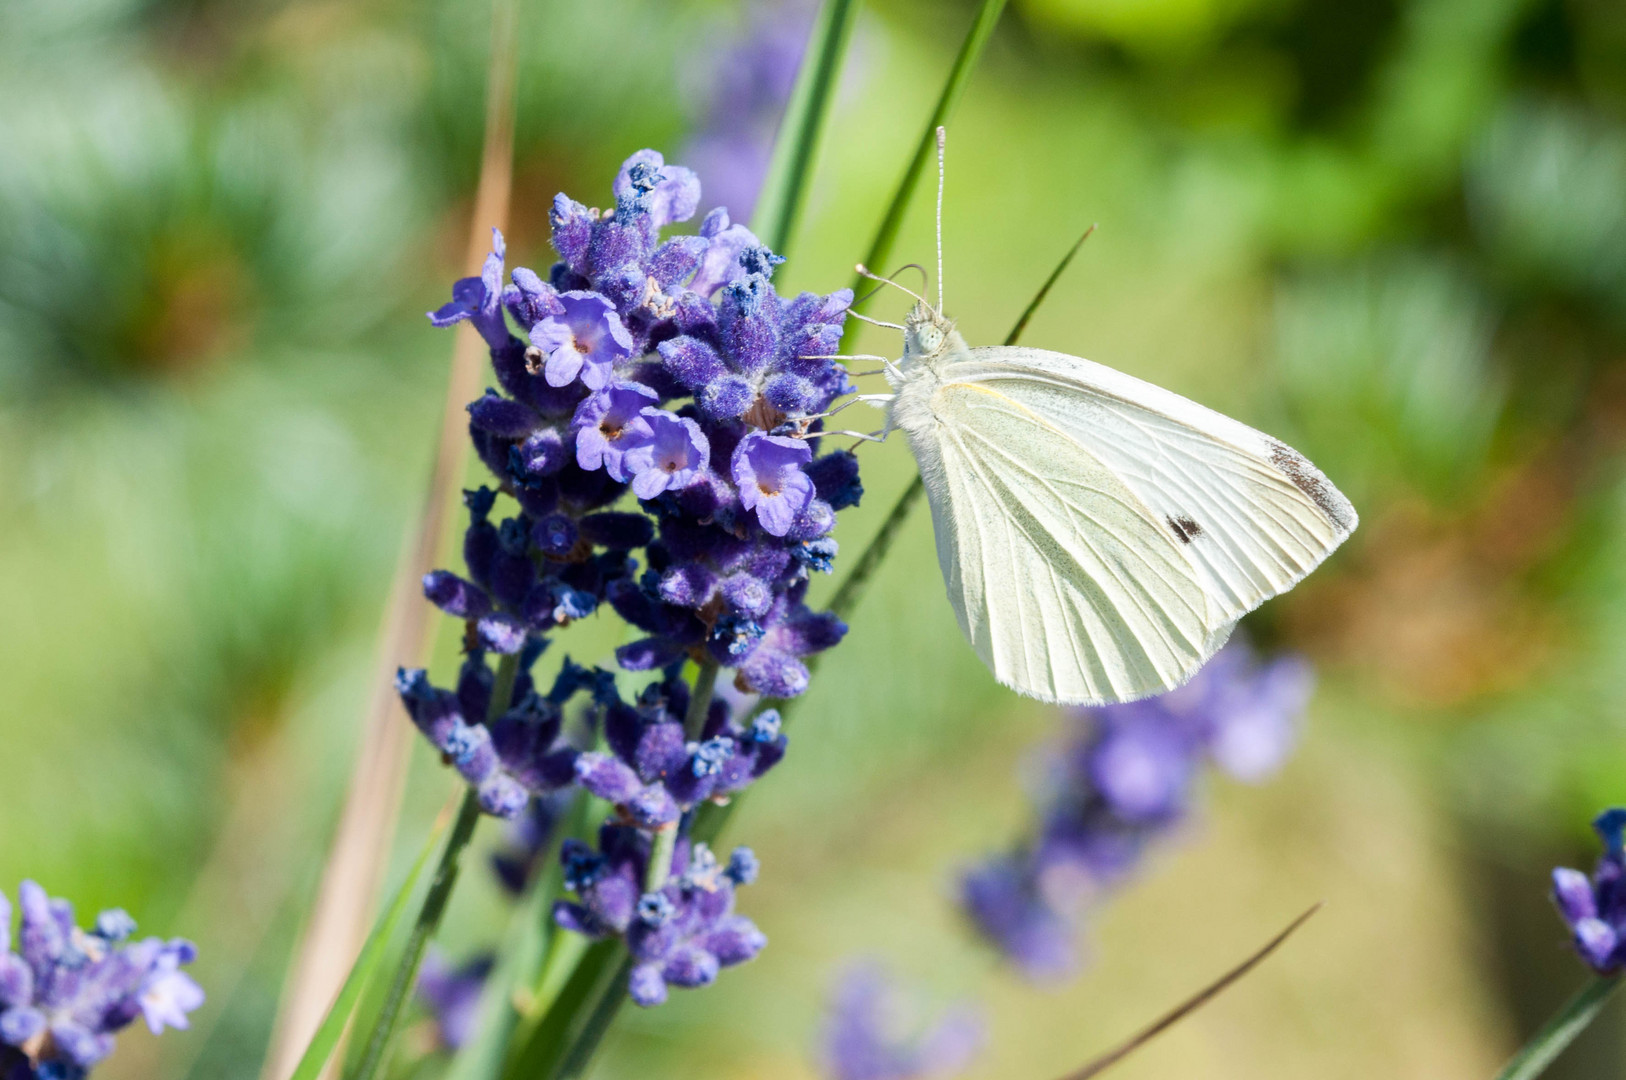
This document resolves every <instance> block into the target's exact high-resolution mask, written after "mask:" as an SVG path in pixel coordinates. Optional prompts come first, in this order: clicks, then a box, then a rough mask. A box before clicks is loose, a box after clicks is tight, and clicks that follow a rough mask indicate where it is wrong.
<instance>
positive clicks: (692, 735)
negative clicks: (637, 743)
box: [644, 658, 718, 892]
mask: <svg viewBox="0 0 1626 1080" xmlns="http://www.w3.org/2000/svg"><path fill="white" fill-rule="evenodd" d="M717 666H718V665H717V661H715V660H712V659H710V658H708V659H706V660H703V661H701V663H700V670H699V671H697V672H695V676H694V689H693V690H691V691H689V711H688V712H687V713H686V714H684V717H683V734H684V737H685V738H687V739H688V740H689V741H690V742H694V741H695V740H697V739H699V738H700V735H701V733H702V732H703V731H704V730H705V727H706V714H707V713H708V712H710V711H711V699H712V696H713V695H714V694H715V693H716V692H717ZM677 839H678V825H677V823H673V824H671V825H668V826H667V827H665V828H663V829H661V830H659V831H658V832H656V833H655V839H654V845H653V846H652V847H651V848H650V850H649V865H648V866H647V867H646V868H645V869H644V891H645V892H659V891H660V890H662V889H664V888H666V879H667V878H669V877H671V876H672V853H673V851H674V850H676V848H677Z"/></svg>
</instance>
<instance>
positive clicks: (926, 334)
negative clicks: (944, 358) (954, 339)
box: [903, 302, 954, 360]
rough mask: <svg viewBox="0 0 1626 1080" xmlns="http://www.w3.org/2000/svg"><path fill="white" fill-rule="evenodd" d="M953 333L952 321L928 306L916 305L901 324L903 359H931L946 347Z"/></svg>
mask: <svg viewBox="0 0 1626 1080" xmlns="http://www.w3.org/2000/svg"><path fill="white" fill-rule="evenodd" d="M953 332H954V322H953V320H951V319H947V318H944V317H943V316H942V315H940V314H939V313H938V311H937V309H936V308H934V307H932V306H931V305H930V304H926V303H924V302H922V303H918V304H916V305H915V307H914V310H913V311H911V312H909V317H908V318H907V319H905V320H904V322H903V353H904V356H905V358H912V359H919V360H930V359H932V358H933V357H935V356H937V354H939V353H941V352H942V351H943V349H944V348H945V347H947V345H948V340H949V335H950V334H951V333H953Z"/></svg>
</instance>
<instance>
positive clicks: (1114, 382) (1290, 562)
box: [942, 348, 1357, 621]
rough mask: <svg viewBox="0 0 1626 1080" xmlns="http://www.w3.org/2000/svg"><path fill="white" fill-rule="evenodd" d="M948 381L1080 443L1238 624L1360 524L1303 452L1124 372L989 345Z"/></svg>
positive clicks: (955, 366)
mask: <svg viewBox="0 0 1626 1080" xmlns="http://www.w3.org/2000/svg"><path fill="white" fill-rule="evenodd" d="M942 377H943V378H944V379H945V380H946V381H949V382H955V383H966V384H969V385H973V386H978V387H982V388H985V389H988V390H992V391H994V392H997V393H999V394H1000V395H1002V396H1004V397H1006V398H1008V399H1010V400H1012V401H1015V402H1018V403H1020V404H1021V405H1022V406H1024V407H1025V408H1027V409H1029V410H1031V411H1032V412H1033V413H1034V414H1035V415H1037V416H1039V417H1042V418H1043V419H1044V420H1045V421H1046V422H1047V423H1049V424H1051V425H1053V426H1054V427H1055V428H1056V429H1058V430H1059V431H1061V432H1063V433H1065V434H1066V435H1067V436H1068V437H1069V438H1070V439H1072V440H1074V441H1076V442H1077V444H1078V445H1079V446H1080V447H1082V448H1083V449H1084V450H1085V451H1086V452H1087V453H1088V454H1089V455H1090V456H1092V457H1093V458H1095V459H1096V460H1097V461H1099V462H1100V464H1101V465H1102V466H1103V467H1105V468H1106V469H1107V470H1109V471H1110V472H1111V473H1112V475H1114V476H1115V477H1116V478H1117V479H1119V480H1120V481H1122V483H1123V484H1124V485H1125V486H1126V487H1127V488H1128V489H1129V490H1131V491H1132V492H1133V493H1134V495H1135V497H1136V498H1137V499H1138V500H1139V501H1140V503H1141V505H1142V506H1143V507H1144V508H1145V510H1146V511H1147V512H1148V513H1149V514H1150V515H1151V516H1152V517H1154V518H1155V519H1156V520H1157V521H1158V522H1159V524H1160V525H1161V527H1162V528H1163V529H1164V531H1165V533H1166V534H1167V535H1168V536H1170V537H1172V538H1173V539H1174V540H1175V542H1176V543H1178V544H1180V545H1181V546H1182V547H1183V548H1184V549H1185V550H1186V552H1187V553H1188V554H1189V555H1190V556H1191V557H1192V559H1193V561H1194V562H1195V563H1196V564H1197V566H1198V568H1199V570H1200V576H1201V578H1202V581H1203V585H1204V588H1205V590H1206V591H1207V592H1208V593H1209V595H1210V599H1211V600H1212V602H1213V603H1215V604H1216V605H1217V606H1218V607H1219V608H1220V609H1221V611H1222V613H1223V616H1224V618H1225V619H1226V620H1228V621H1232V620H1235V619H1237V618H1240V617H1241V616H1242V615H1244V614H1246V613H1247V612H1249V611H1251V610H1253V609H1254V608H1255V607H1258V606H1259V605H1260V604H1261V603H1263V602H1264V601H1265V600H1268V599H1269V598H1270V597H1272V596H1275V595H1277V594H1278V593H1281V592H1285V591H1286V590H1287V589H1289V588H1291V587H1292V586H1293V585H1294V584H1295V583H1297V582H1298V581H1299V580H1300V579H1302V578H1303V577H1304V575H1306V574H1308V573H1309V572H1310V571H1311V570H1313V569H1314V568H1315V567H1316V566H1317V565H1319V564H1320V562H1321V561H1322V560H1323V559H1325V558H1326V557H1327V555H1328V554H1330V553H1331V552H1332V551H1333V549H1335V548H1336V547H1337V546H1338V545H1339V544H1340V543H1342V542H1343V540H1344V538H1345V537H1347V536H1348V535H1349V534H1350V532H1352V531H1353V530H1354V528H1355V525H1356V520H1357V519H1356V515H1355V510H1354V508H1353V507H1352V506H1351V505H1350V504H1349V501H1348V500H1347V499H1345V498H1344V497H1343V495H1342V494H1341V493H1340V492H1339V491H1338V490H1337V488H1335V487H1333V486H1332V484H1331V483H1330V482H1329V481H1328V480H1327V479H1326V477H1325V476H1323V475H1322V474H1321V473H1320V472H1319V471H1318V470H1317V469H1316V468H1315V467H1314V466H1313V465H1311V464H1310V463H1309V462H1308V461H1306V460H1305V459H1304V458H1303V457H1302V456H1300V455H1299V454H1298V453H1297V452H1295V451H1294V450H1292V449H1291V448H1289V447H1287V446H1285V445H1283V444H1282V443H1279V442H1277V441H1276V440H1274V439H1271V438H1270V437H1269V436H1267V435H1264V434H1262V433H1260V432H1258V431H1255V430H1254V429H1252V428H1250V427H1248V426H1247V425H1245V424H1242V423H1239V422H1238V421H1235V420H1232V419H1230V418H1229V417H1226V416H1223V415H1221V414H1219V413H1216V412H1214V411H1212V410H1211V409H1206V408H1204V407H1203V406H1201V405H1198V404H1196V403H1195V402H1193V401H1190V400H1188V399H1186V398H1183V397H1181V396H1179V395H1178V394H1174V393H1171V392H1170V391H1167V390H1164V389H1162V388H1161V387H1157V386H1153V385H1151V384H1150V383H1146V382H1142V381H1141V380H1139V379H1135V378H1133V377H1131V376H1128V375H1124V374H1123V373H1122V372H1118V371H1114V370H1112V369H1111V368H1107V367H1103V366H1102V365H1100V364H1094V363H1091V362H1089V361H1088V360H1082V359H1079V358H1078V357H1074V356H1067V355H1065V354H1063V353H1054V352H1045V351H1043V350H1039V349H1022V348H984V349H972V350H969V351H968V352H965V353H960V354H958V358H956V359H955V360H953V361H951V362H950V363H948V364H946V365H944V367H943V368H942Z"/></svg>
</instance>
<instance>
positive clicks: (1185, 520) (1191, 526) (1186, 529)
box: [1163, 514, 1203, 544]
mask: <svg viewBox="0 0 1626 1080" xmlns="http://www.w3.org/2000/svg"><path fill="white" fill-rule="evenodd" d="M1163 520H1164V521H1166V522H1168V525H1169V531H1170V532H1172V533H1174V535H1175V536H1177V537H1178V538H1179V539H1180V542H1181V543H1182V544H1189V543H1191V542H1192V541H1193V540H1195V539H1197V537H1199V536H1201V535H1202V534H1203V527H1202V526H1201V525H1199V524H1197V523H1196V522H1195V521H1193V520H1192V519H1191V517H1190V516H1189V515H1187V514H1181V515H1180V516H1179V517H1167V518H1164V519H1163Z"/></svg>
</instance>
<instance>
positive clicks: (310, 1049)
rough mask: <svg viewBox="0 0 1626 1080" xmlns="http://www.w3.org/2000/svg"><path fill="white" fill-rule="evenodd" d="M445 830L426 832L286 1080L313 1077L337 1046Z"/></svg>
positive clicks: (441, 827) (441, 826)
mask: <svg viewBox="0 0 1626 1080" xmlns="http://www.w3.org/2000/svg"><path fill="white" fill-rule="evenodd" d="M445 831H446V823H445V822H444V821H441V822H437V823H436V824H435V827H434V828H433V829H431V830H430V832H429V839H428V840H426V841H425V842H424V845H423V850H422V851H421V852H419V853H418V858H417V861H416V862H414V863H413V864H412V869H411V870H410V871H409V872H408V873H407V876H406V880H405V881H403V882H401V887H400V888H399V889H397V890H396V891H395V896H394V897H393V898H392V899H391V900H390V904H389V907H387V908H385V909H384V915H383V917H382V918H381V919H379V920H378V922H377V923H375V924H374V925H373V929H372V932H371V933H370V934H368V935H367V943H366V944H365V945H363V946H362V948H361V954H360V955H359V956H357V957H356V962H355V964H353V965H352V966H351V968H350V974H349V975H347V976H346V977H345V980H344V985H343V986H342V987H340V988H339V994H338V996H337V997H335V998H334V999H333V1006H332V1008H330V1009H328V1011H327V1016H326V1017H324V1018H323V1019H322V1026H321V1027H319V1028H317V1029H316V1034H315V1035H314V1036H312V1038H311V1041H310V1045H309V1046H307V1047H306V1048H305V1054H304V1056H303V1057H301V1058H300V1059H299V1065H298V1066H297V1067H295V1069H294V1072H293V1076H292V1077H290V1078H289V1080H316V1078H317V1077H318V1076H320V1075H321V1072H322V1070H323V1069H324V1068H325V1067H326V1066H327V1063H328V1059H329V1058H330V1057H332V1056H333V1051H334V1050H335V1049H336V1048H337V1047H338V1045H339V1039H340V1038H341V1037H342V1036H343V1035H344V1029H345V1026H346V1025H347V1024H348V1023H349V1022H350V1014H351V1013H352V1012H354V1011H355V1008H356V1002H358V1001H360V1000H361V995H362V992H363V991H364V990H366V988H367V984H368V983H369V982H371V981H372V977H373V976H374V975H375V974H376V973H377V970H378V964H379V961H380V960H382V959H383V958H384V952H385V948H386V947H387V946H388V944H389V941H390V938H391V937H393V936H394V935H395V930H396V927H398V926H399V925H400V924H401V920H402V918H404V917H405V916H406V912H407V909H408V908H409V907H411V906H412V894H413V893H414V892H415V891H416V889H417V885H418V879H419V878H420V877H422V876H423V869H424V867H426V866H428V865H429V856H431V855H433V854H434V853H435V848H436V846H438V845H439V843H440V836H441V833H443V832H445Z"/></svg>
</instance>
